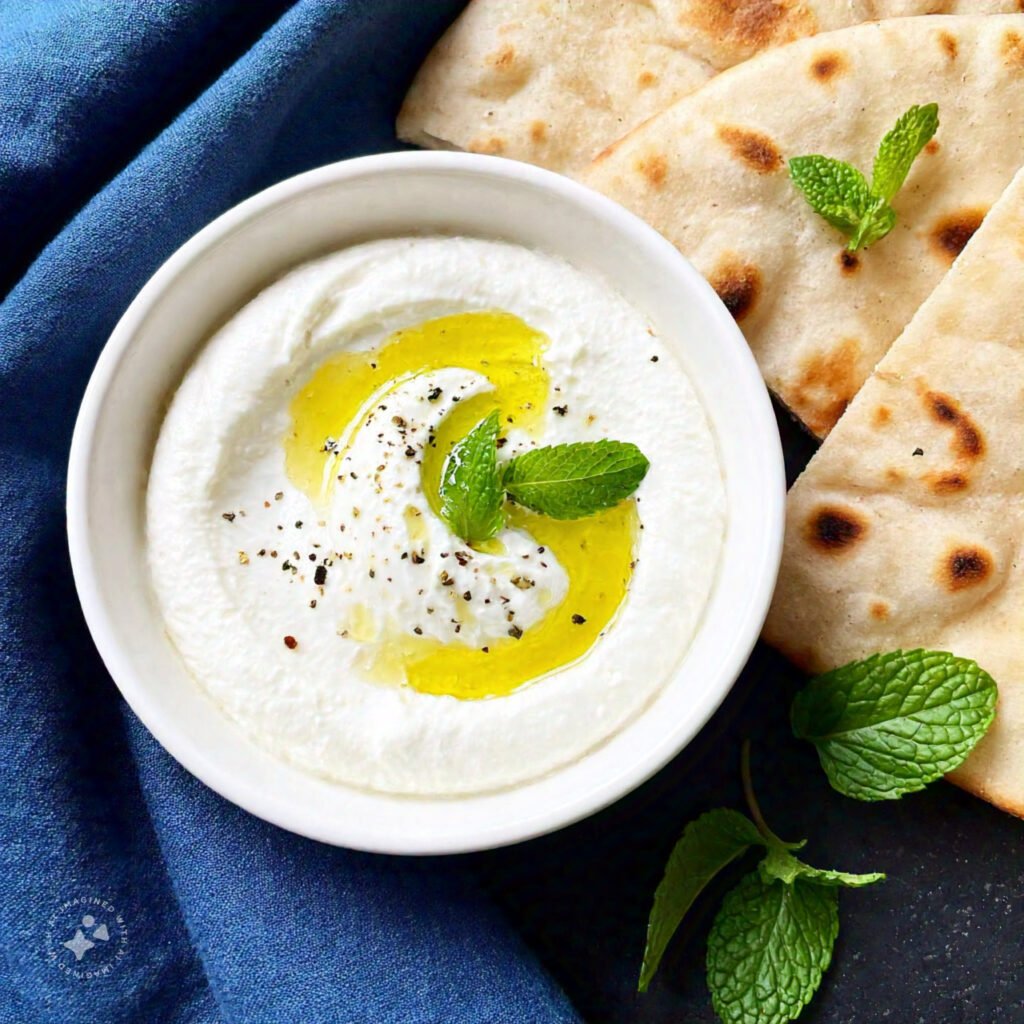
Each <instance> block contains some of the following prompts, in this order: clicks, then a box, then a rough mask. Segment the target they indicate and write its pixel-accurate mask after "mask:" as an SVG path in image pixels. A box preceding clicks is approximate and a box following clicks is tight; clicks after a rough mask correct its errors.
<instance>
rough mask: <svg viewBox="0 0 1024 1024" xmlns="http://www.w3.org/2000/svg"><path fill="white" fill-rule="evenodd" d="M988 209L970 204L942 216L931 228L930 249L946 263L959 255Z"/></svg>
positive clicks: (979, 225)
mask: <svg viewBox="0 0 1024 1024" xmlns="http://www.w3.org/2000/svg"><path fill="white" fill-rule="evenodd" d="M986 213H988V210H985V209H982V208H981V207H979V206H972V207H968V208H965V209H963V210H960V211H958V212H957V213H951V214H949V215H947V216H945V217H942V218H941V219H940V220H939V221H937V222H936V224H935V226H934V227H933V228H932V230H931V235H930V237H931V243H932V249H933V250H934V251H935V252H936V254H937V255H939V256H940V257H941V258H942V259H944V260H945V261H946V262H948V263H952V262H953V260H955V259H956V258H957V256H959V255H960V253H961V252H963V250H964V246H965V245H967V243H968V242H969V241H970V240H971V237H972V236H973V235H974V232H975V231H977V230H978V228H980V227H981V222H982V221H983V220H984V219H985V214H986Z"/></svg>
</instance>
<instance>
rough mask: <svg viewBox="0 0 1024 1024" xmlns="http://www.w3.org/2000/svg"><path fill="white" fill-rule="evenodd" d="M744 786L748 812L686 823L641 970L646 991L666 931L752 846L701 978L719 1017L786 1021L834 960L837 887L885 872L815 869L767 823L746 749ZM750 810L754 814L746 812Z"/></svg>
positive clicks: (751, 1022)
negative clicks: (754, 852) (751, 858)
mask: <svg viewBox="0 0 1024 1024" xmlns="http://www.w3.org/2000/svg"><path fill="white" fill-rule="evenodd" d="M742 774H743V787H744V792H745V794H746V797H747V803H748V806H749V809H750V814H751V818H747V817H746V816H745V815H743V814H740V813H739V812H737V811H732V810H725V809H720V810H715V811H709V812H708V813H706V814H703V815H701V816H700V817H699V818H698V819H697V820H696V821H694V822H691V824H689V825H688V826H687V827H686V829H685V830H684V831H683V835H682V838H681V839H680V840H679V842H678V843H677V844H676V846H675V849H673V851H672V854H671V856H670V857H669V860H668V864H667V866H666V868H665V877H664V878H663V879H662V881H661V884H660V885H659V886H658V889H657V891H656V892H655V896H654V905H653V906H652V908H651V914H650V918H649V920H648V925H647V946H646V949H645V950H644V960H643V966H642V967H641V971H640V982H639V988H640V991H646V989H647V986H648V985H649V984H650V982H651V979H652V978H653V976H654V973H655V972H656V971H657V969H658V965H659V963H660V961H661V958H662V956H663V954H664V952H665V948H666V947H667V945H668V943H669V941H670V940H671V938H672V935H673V934H674V933H675V931H676V929H677V928H678V927H679V924H680V922H681V921H682V919H683V917H684V915H685V914H686V912H687V911H688V910H689V908H690V907H691V906H692V904H693V902H694V900H695V899H696V898H697V896H698V895H699V894H700V892H701V891H702V890H703V889H704V888H705V886H706V885H707V884H708V883H709V882H710V881H711V880H712V879H713V878H714V877H715V875H716V874H718V872H720V871H721V870H722V869H723V868H725V867H727V866H728V865H729V864H731V863H733V862H734V861H735V860H737V859H738V858H739V857H741V856H742V855H743V854H745V853H747V852H748V851H749V850H751V849H756V848H760V849H762V850H763V851H764V855H763V857H762V860H761V862H760V863H759V864H758V866H757V867H756V868H755V869H754V870H753V871H751V872H750V873H748V874H747V875H745V876H744V877H743V878H742V880H741V881H740V882H739V884H738V885H737V886H736V887H735V888H734V889H732V890H731V891H730V892H729V893H728V894H727V895H726V896H725V898H724V900H723V901H722V905H721V908H720V909H719V911H718V914H717V915H716V917H715V921H714V923H713V925H712V927H711V932H710V934H709V936H708V952H707V981H708V988H709V990H710V992H711V1001H712V1004H713V1006H714V1008H715V1012H716V1013H717V1014H718V1016H719V1018H720V1019H721V1020H722V1021H723V1022H724V1024H785V1022H787V1021H791V1020H795V1019H796V1018H797V1017H798V1016H799V1015H800V1013H801V1011H802V1010H803V1008H804V1007H805V1006H806V1005H807V1003H808V1002H809V1001H810V999H811V998H812V996H813V995H814V993H815V992H816V991H817V989H818V986H819V985H820V984H821V978H822V976H823V974H824V972H825V970H826V969H827V968H828V965H829V963H830V962H831V959H832V947H833V945H834V944H835V939H836V935H837V934H838V931H839V909H838V906H839V904H838V895H837V890H838V888H840V887H851V888H859V887H860V886H864V885H870V884H872V883H874V882H879V881H881V880H882V879H884V878H885V876H884V875H882V874H878V873H872V874H866V875H855V874H849V873H847V872H844V871H830V870H824V869H821V868H814V867H811V866H810V865H808V864H804V863H803V862H802V861H800V860H798V859H797V858H796V857H795V856H794V855H793V851H794V850H797V849H800V848H801V847H802V846H803V843H785V842H783V841H782V840H781V839H779V837H778V836H776V835H775V833H774V832H772V831H771V829H769V828H768V826H767V825H766V824H765V821H764V817H763V815H762V814H761V809H760V807H759V806H758V804H757V799H756V797H755V796H754V791H753V785H752V783H751V780H750V750H749V744H744V748H743V766H742ZM751 819H753V820H751Z"/></svg>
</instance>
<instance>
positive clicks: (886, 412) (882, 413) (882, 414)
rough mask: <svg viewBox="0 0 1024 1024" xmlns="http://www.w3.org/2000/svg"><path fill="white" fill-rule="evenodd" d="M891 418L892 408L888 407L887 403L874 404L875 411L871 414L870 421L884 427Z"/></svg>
mask: <svg viewBox="0 0 1024 1024" xmlns="http://www.w3.org/2000/svg"><path fill="white" fill-rule="evenodd" d="M891 420H892V409H890V408H889V406H887V405H879V406H876V408H875V411H874V412H873V413H872V414H871V422H872V423H873V424H874V425H875V426H876V427H884V426H885V425H886V424H887V423H889V422H890V421H891Z"/></svg>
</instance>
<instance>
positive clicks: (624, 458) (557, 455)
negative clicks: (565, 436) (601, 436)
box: [440, 410, 650, 544]
mask: <svg viewBox="0 0 1024 1024" xmlns="http://www.w3.org/2000/svg"><path fill="white" fill-rule="evenodd" d="M499 432H500V421H499V417H498V412H497V410H495V411H494V412H492V413H491V414H490V415H489V416H487V417H486V418H485V419H483V420H481V421H480V422H479V423H478V424H477V425H476V426H475V427H474V428H473V429H472V430H471V431H470V432H469V433H468V434H467V435H466V436H465V437H464V438H463V439H462V440H461V441H459V442H458V443H457V444H456V445H455V446H454V447H453V448H452V450H451V453H450V454H449V456H448V458H447V460H446V461H445V464H444V469H443V470H442V472H441V487H440V511H441V518H442V519H444V521H445V522H446V523H447V524H448V525H449V526H450V527H451V529H452V530H453V531H454V532H455V533H457V534H458V535H459V536H460V537H461V538H462V539H463V540H465V541H466V542H468V543H469V544H481V543H483V542H485V541H488V540H490V539H491V538H492V537H493V536H494V535H495V534H496V533H497V532H498V531H499V530H500V529H501V527H502V525H503V524H504V521H505V514H504V511H503V506H504V503H505V497H506V494H507V495H508V496H509V497H511V498H512V499H514V500H515V501H516V502H518V503H519V504H520V505H524V506H525V507H526V508H529V509H532V510H533V511H534V512H539V513H541V515H546V516H550V517H551V518H552V519H583V518H585V517H586V516H591V515H594V514H595V513H597V512H601V511H603V510H604V509H608V508H612V507H613V506H615V505H617V504H619V502H620V501H624V500H625V499H626V498H628V497H629V496H630V495H631V494H632V493H633V492H634V491H635V490H636V489H637V487H639V486H640V481H641V480H643V478H644V476H646V474H647V470H648V468H649V467H650V463H649V462H648V461H647V459H646V458H645V457H644V455H643V453H642V452H641V451H640V449H639V448H637V446H636V445H635V444H629V443H628V442H625V441H609V440H602V441H580V442H577V443H574V444H559V445H553V446H550V447H546V448H533V449H531V450H530V451H527V452H524V453H523V454H522V455H518V456H516V457H515V458H513V459H511V460H510V461H509V462H508V463H507V464H506V465H505V468H504V469H503V470H502V469H500V468H499V466H498V434H499Z"/></svg>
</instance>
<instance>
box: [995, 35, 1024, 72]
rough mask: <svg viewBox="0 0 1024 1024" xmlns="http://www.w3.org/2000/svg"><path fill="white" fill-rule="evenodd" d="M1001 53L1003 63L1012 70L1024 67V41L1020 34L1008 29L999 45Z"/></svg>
mask: <svg viewBox="0 0 1024 1024" xmlns="http://www.w3.org/2000/svg"><path fill="white" fill-rule="evenodd" d="M999 52H1000V53H1001V54H1002V55H1003V63H1004V64H1006V65H1007V66H1008V67H1011V68H1020V67H1024V39H1022V38H1021V34H1020V33H1019V32H1015V31H1014V30H1013V29H1012V28H1010V29H1007V30H1006V33H1005V34H1004V35H1003V38H1002V40H1001V41H1000V44H999Z"/></svg>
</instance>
